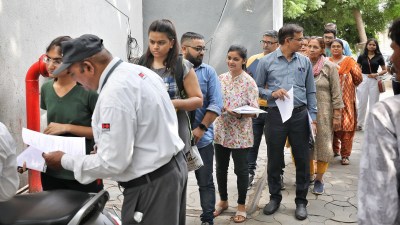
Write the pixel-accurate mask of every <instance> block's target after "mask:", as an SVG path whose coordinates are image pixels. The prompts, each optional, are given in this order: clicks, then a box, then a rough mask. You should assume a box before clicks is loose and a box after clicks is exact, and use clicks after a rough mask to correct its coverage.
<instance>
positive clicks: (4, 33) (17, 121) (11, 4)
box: [0, 0, 143, 152]
mask: <svg viewBox="0 0 400 225" xmlns="http://www.w3.org/2000/svg"><path fill="white" fill-rule="evenodd" d="M108 2H110V3H111V4H113V5H115V6H116V7H118V8H119V9H120V10H121V11H122V12H123V13H125V14H126V15H127V16H128V17H129V18H130V20H129V21H130V27H128V23H127V21H128V20H127V18H126V17H125V16H124V15H122V14H121V13H120V12H118V11H117V10H116V9H115V8H113V7H112V6H111V5H110V4H109V3H108ZM108 2H107V1H105V0H85V1H81V0H35V1H26V0H12V1H7V0H0V21H1V23H0V68H1V72H0V121H1V122H3V123H4V124H5V125H6V126H7V127H8V128H9V130H10V132H11V133H12V135H13V137H14V138H15V140H16V141H17V147H18V151H19V152H21V151H22V150H23V148H24V145H23V143H22V140H21V129H22V127H26V110H25V75H26V72H27V70H28V68H29V67H30V66H31V65H32V64H33V63H34V62H36V61H37V59H38V57H39V56H40V55H41V54H43V53H45V49H46V47H47V45H48V44H49V43H50V42H51V41H52V40H53V39H54V38H55V37H57V36H61V35H70V36H72V37H77V36H80V35H82V34H85V33H92V34H96V35H98V36H99V37H101V38H103V39H104V44H105V46H106V48H107V49H109V50H110V51H111V53H112V54H114V55H115V56H118V57H120V58H122V59H124V60H126V58H127V53H126V41H127V33H128V28H130V29H131V30H132V36H134V37H136V38H137V40H138V42H139V44H140V45H142V42H143V39H142V37H143V32H142V27H143V25H142V23H143V20H142V1H141V0H118V1H117V0H110V1H108Z"/></svg>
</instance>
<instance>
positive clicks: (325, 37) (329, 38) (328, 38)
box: [324, 36, 335, 40]
mask: <svg viewBox="0 0 400 225" xmlns="http://www.w3.org/2000/svg"><path fill="white" fill-rule="evenodd" d="M334 38H335V37H332V36H324V39H327V40H332V39H334Z"/></svg>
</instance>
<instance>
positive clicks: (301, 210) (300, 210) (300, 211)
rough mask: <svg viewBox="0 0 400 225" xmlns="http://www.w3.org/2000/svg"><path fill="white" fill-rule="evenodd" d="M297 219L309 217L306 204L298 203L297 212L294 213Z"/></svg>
mask: <svg viewBox="0 0 400 225" xmlns="http://www.w3.org/2000/svg"><path fill="white" fill-rule="evenodd" d="M294 215H295V216H296V219H298V220H305V219H306V218H307V208H306V205H305V204H298V205H297V206H296V212H295V213H294Z"/></svg>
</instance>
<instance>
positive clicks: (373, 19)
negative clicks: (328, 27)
mask: <svg viewBox="0 0 400 225" xmlns="http://www.w3.org/2000/svg"><path fill="white" fill-rule="evenodd" d="M300 9H301V10H300ZM397 17H400V1H399V0H383V1H382V0H380V1H379V0H324V1H320V0H284V21H285V22H296V23H299V24H301V25H302V26H303V27H304V28H305V35H317V36H322V33H323V27H324V24H326V23H329V22H333V23H336V24H337V27H338V36H339V37H342V38H343V39H346V40H347V41H348V42H349V43H350V45H351V46H353V48H354V46H355V45H356V44H357V43H362V42H364V43H365V42H366V39H367V37H376V36H377V33H378V32H381V31H384V30H385V29H387V27H388V24H389V23H390V22H391V21H392V20H393V19H395V18H397Z"/></svg>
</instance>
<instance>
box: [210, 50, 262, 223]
mask: <svg viewBox="0 0 400 225" xmlns="http://www.w3.org/2000/svg"><path fill="white" fill-rule="evenodd" d="M246 58H247V50H246V49H245V48H244V47H242V46H237V45H232V46H231V47H230V48H229V50H228V55H227V59H226V61H227V64H228V68H229V72H227V73H224V74H221V75H220V76H219V79H220V82H221V88H222V94H223V96H224V97H223V100H224V111H225V112H224V113H222V115H221V116H220V117H218V118H217V119H216V120H215V126H214V129H215V131H214V142H215V159H216V175H217V183H218V191H219V194H220V199H221V201H220V202H219V203H217V205H216V207H215V209H216V210H215V212H214V215H215V216H218V215H219V214H221V213H222V212H223V211H224V210H225V209H227V208H228V192H227V178H228V167H229V160H230V155H231V154H232V158H233V162H234V167H235V174H236V176H237V188H238V193H239V194H238V201H237V203H238V209H237V212H236V215H235V217H234V221H235V222H239V223H240V222H244V221H245V220H246V207H245V202H246V194H247V185H248V179H249V177H248V176H249V172H248V166H247V153H248V151H249V148H251V147H252V146H253V128H252V120H251V118H252V117H254V116H255V114H237V113H234V112H233V111H232V110H233V109H235V108H238V107H240V106H245V105H249V106H252V107H256V108H258V88H257V85H256V83H255V81H254V79H253V78H252V77H251V76H250V75H248V74H247V73H246V72H245V70H244V69H245V65H246Z"/></svg>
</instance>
